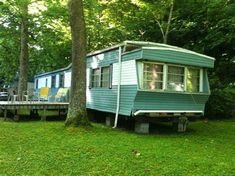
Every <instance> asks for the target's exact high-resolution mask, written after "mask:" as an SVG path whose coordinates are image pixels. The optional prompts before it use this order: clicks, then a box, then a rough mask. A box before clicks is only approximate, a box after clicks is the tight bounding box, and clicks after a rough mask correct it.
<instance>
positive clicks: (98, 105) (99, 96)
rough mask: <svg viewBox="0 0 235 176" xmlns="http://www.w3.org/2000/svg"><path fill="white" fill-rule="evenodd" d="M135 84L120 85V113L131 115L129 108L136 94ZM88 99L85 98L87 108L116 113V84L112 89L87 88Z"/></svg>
mask: <svg viewBox="0 0 235 176" xmlns="http://www.w3.org/2000/svg"><path fill="white" fill-rule="evenodd" d="M136 91H137V86H136V85H127V86H121V96H120V110H119V114H120V115H126V116H130V115H131V110H132V107H133V104H134V99H135V96H136ZM89 92H90V93H89V94H90V98H89V99H90V100H87V108H90V109H95V110H98V111H103V112H110V113H116V108H117V106H116V105H117V86H113V88H112V89H105V88H92V89H89Z"/></svg>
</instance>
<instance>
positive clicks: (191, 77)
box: [187, 68, 200, 92]
mask: <svg viewBox="0 0 235 176" xmlns="http://www.w3.org/2000/svg"><path fill="white" fill-rule="evenodd" d="M199 86H200V69H197V68H188V69H187V91H188V92H199Z"/></svg>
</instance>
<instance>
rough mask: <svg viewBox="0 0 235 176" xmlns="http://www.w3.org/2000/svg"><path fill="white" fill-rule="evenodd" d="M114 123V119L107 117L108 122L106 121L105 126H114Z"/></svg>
mask: <svg viewBox="0 0 235 176" xmlns="http://www.w3.org/2000/svg"><path fill="white" fill-rule="evenodd" d="M113 123H114V119H113V118H112V117H109V116H107V117H106V120H105V124H106V125H107V126H112V125H113Z"/></svg>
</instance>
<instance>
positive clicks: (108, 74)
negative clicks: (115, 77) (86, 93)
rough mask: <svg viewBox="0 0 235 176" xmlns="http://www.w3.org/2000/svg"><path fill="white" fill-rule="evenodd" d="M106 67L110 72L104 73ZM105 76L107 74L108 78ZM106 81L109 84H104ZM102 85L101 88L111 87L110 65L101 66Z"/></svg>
mask: <svg viewBox="0 0 235 176" xmlns="http://www.w3.org/2000/svg"><path fill="white" fill-rule="evenodd" d="M104 69H107V72H108V73H104V72H103V71H104ZM104 76H106V77H105V78H106V80H104ZM104 83H106V84H107V85H105V86H104ZM100 87H101V88H109V87H110V66H105V67H101V70H100Z"/></svg>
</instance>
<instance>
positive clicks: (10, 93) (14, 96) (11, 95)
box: [7, 88, 18, 103]
mask: <svg viewBox="0 0 235 176" xmlns="http://www.w3.org/2000/svg"><path fill="white" fill-rule="evenodd" d="M17 98H18V95H17V94H16V90H15V89H14V88H9V89H8V99H7V101H8V102H9V101H11V102H12V103H14V102H15V101H16V100H17Z"/></svg>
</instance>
